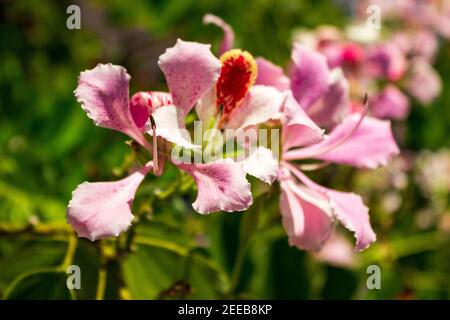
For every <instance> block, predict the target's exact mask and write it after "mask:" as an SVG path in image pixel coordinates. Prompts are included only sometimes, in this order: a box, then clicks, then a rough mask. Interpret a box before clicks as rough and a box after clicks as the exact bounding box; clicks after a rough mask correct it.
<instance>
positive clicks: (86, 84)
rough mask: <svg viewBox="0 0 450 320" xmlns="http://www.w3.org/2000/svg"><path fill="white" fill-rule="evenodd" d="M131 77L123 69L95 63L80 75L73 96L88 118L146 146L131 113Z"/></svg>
mask: <svg viewBox="0 0 450 320" xmlns="http://www.w3.org/2000/svg"><path fill="white" fill-rule="evenodd" d="M129 82H130V75H129V74H128V73H127V71H126V70H125V68H123V67H121V66H116V65H112V64H98V65H97V66H96V67H95V68H94V69H91V70H86V71H83V72H81V73H80V77H79V79H78V87H77V88H76V89H75V91H74V92H75V96H76V98H77V100H78V102H80V103H81V105H82V108H83V110H84V111H86V113H87V115H88V117H89V118H91V119H92V120H93V121H94V123H95V124H96V125H97V126H99V127H103V128H109V129H113V130H117V131H120V132H122V133H125V134H126V135H128V136H130V137H131V138H133V139H135V140H136V141H137V142H139V143H140V144H142V145H143V146H146V147H147V146H148V144H147V142H146V140H145V138H144V136H143V134H142V132H141V131H140V130H139V128H138V127H137V126H136V124H135V121H134V120H133V117H132V115H131V113H130V108H129V102H128V86H129Z"/></svg>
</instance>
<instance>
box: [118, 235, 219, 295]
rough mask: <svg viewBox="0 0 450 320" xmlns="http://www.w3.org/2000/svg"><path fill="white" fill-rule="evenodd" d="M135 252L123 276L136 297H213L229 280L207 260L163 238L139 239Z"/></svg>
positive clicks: (123, 269) (126, 261)
mask: <svg viewBox="0 0 450 320" xmlns="http://www.w3.org/2000/svg"><path fill="white" fill-rule="evenodd" d="M137 243H139V244H138V246H137V250H136V252H134V253H132V254H130V255H128V256H127V257H126V258H125V259H124V261H123V262H122V273H123V278H124V281H125V283H126V285H127V286H128V289H129V292H130V294H131V296H132V297H133V298H135V299H156V298H189V299H199V298H203V299H214V298H219V297H221V296H222V292H223V291H224V289H225V286H226V280H225V277H224V275H223V273H222V272H220V271H219V270H218V269H217V268H216V267H215V266H214V265H213V264H212V263H211V262H210V261H209V260H208V259H206V258H205V257H202V256H200V255H199V254H198V253H194V252H189V251H188V250H187V249H186V248H183V247H181V246H179V245H177V244H175V243H171V242H167V241H164V240H161V239H152V238H144V237H139V238H137Z"/></svg>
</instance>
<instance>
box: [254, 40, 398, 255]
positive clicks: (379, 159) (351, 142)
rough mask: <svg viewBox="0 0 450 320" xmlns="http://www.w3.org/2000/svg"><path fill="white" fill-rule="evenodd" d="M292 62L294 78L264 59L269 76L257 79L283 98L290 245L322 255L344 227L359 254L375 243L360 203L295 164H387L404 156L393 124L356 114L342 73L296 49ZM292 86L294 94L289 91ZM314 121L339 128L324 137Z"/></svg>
mask: <svg viewBox="0 0 450 320" xmlns="http://www.w3.org/2000/svg"><path fill="white" fill-rule="evenodd" d="M292 60H293V64H292V68H291V72H290V79H288V78H286V76H285V75H284V73H283V72H282V69H281V68H279V67H277V66H275V65H273V64H272V63H270V62H269V61H267V60H265V59H263V58H259V59H258V66H259V68H261V69H263V70H264V74H263V76H260V77H257V79H256V83H257V84H260V85H266V86H273V87H274V88H276V89H277V90H276V91H274V92H273V93H272V96H273V97H276V96H281V97H282V103H281V105H280V110H279V111H280V113H281V115H280V116H279V118H278V120H280V122H281V125H282V141H281V144H282V154H281V159H280V168H279V170H278V176H277V180H278V181H279V183H280V186H281V197H280V211H281V215H282V222H283V226H284V229H285V230H286V232H287V234H288V237H289V243H290V244H291V245H294V246H296V247H298V248H300V249H305V250H316V251H317V250H319V249H320V248H322V246H323V244H324V243H325V241H326V240H327V239H328V238H329V237H330V235H331V234H332V230H333V226H334V223H335V221H339V222H341V223H342V225H343V226H344V227H345V228H347V229H348V230H350V231H352V232H353V233H354V235H355V238H356V250H358V251H359V250H364V249H365V248H367V247H368V246H369V245H370V244H371V243H373V242H374V241H375V239H376V236H375V233H374V231H373V230H372V227H371V225H370V221H369V215H368V211H369V210H368V208H367V207H366V206H365V205H364V203H363V201H362V199H361V197H360V196H358V195H356V194H354V193H347V192H341V191H336V190H332V189H328V188H325V187H323V186H320V185H318V184H316V183H315V182H313V181H312V180H311V179H309V178H308V177H307V176H306V175H305V174H304V173H303V172H302V170H301V168H302V167H301V166H298V165H297V164H296V163H295V161H297V160H305V159H318V160H323V161H325V163H328V162H333V163H341V164H347V165H352V166H356V167H362V168H376V167H377V166H380V165H385V164H386V163H387V161H388V160H389V159H390V158H391V157H392V156H394V155H396V154H398V153H399V149H398V147H397V144H396V143H395V141H394V139H393V136H392V132H391V127H390V122H389V121H383V120H378V119H375V118H370V117H365V113H362V114H359V113H350V103H349V98H348V84H347V82H346V79H345V78H344V76H343V74H342V72H340V71H336V70H334V71H333V72H332V71H330V70H329V68H328V65H327V62H326V60H325V58H324V56H323V55H322V54H320V53H318V52H317V51H315V50H313V49H310V48H307V47H304V46H302V45H300V44H295V45H294V50H293V52H292ZM289 83H290V90H286V89H287V88H286V87H287V85H288V84H289ZM310 116H311V117H310ZM313 117H316V118H317V119H319V120H320V122H323V123H337V122H338V124H337V125H336V126H335V127H334V129H333V130H332V131H331V132H330V133H329V134H328V135H325V134H324V131H323V130H322V129H321V128H320V127H319V126H318V125H317V124H316V123H315V122H314V121H313V119H312V118H313ZM271 119H274V117H271ZM255 124H256V123H255ZM317 167H320V165H318V166H317Z"/></svg>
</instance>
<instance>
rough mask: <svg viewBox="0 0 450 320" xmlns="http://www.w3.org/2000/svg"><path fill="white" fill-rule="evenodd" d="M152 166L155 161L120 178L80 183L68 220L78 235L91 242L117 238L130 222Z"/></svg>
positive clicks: (69, 207)
mask: <svg viewBox="0 0 450 320" xmlns="http://www.w3.org/2000/svg"><path fill="white" fill-rule="evenodd" d="M151 168H152V162H149V163H148V164H147V165H146V166H145V167H143V168H142V169H141V170H139V171H136V172H135V173H133V174H131V175H130V176H128V177H126V178H124V179H122V180H119V181H114V182H84V183H82V184H80V185H79V186H78V187H77V188H76V189H75V191H74V192H73V193H72V199H71V200H70V202H69V205H68V207H67V223H69V224H70V225H71V226H72V227H73V228H74V230H75V231H76V232H77V234H78V236H79V237H83V238H88V239H89V240H91V241H95V240H98V239H103V238H108V237H117V236H118V235H119V234H120V233H122V232H124V231H126V230H127V229H128V227H129V226H130V225H131V221H132V220H133V214H132V213H131V205H132V203H133V199H134V195H135V193H136V190H137V188H138V187H139V184H140V183H141V182H142V180H143V179H144V177H145V175H146V174H147V172H148V171H149V170H150V169H151Z"/></svg>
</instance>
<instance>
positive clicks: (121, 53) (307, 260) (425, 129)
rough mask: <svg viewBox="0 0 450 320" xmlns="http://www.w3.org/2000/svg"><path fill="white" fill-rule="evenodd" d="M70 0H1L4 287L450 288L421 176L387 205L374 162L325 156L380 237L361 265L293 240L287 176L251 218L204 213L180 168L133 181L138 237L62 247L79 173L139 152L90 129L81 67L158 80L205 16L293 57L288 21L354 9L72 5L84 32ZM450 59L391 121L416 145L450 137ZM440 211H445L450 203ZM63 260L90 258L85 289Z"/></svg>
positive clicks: (114, 1)
mask: <svg viewBox="0 0 450 320" xmlns="http://www.w3.org/2000/svg"><path fill="white" fill-rule="evenodd" d="M71 3H72V2H69V1H56V0H54V1H50V0H46V1H34V0H24V1H0V9H1V10H0V40H1V43H2V46H1V47H0V61H1V63H0V75H1V76H0V99H1V100H0V297H3V298H5V297H6V298H11V299H15V298H19V299H28V298H31V299H33V298H41V299H43V298H59V299H65V298H68V299H70V298H72V297H76V298H78V299H93V298H96V297H97V298H102V297H104V298H111V299H116V298H124V299H127V298H136V299H155V298H224V297H229V296H230V295H231V296H233V297H242V298H289V299H290V298H301V299H306V298H316V299H317V298H325V299H334V298H386V299H391V298H405V297H414V298H426V299H428V298H449V297H450V277H449V274H450V249H449V244H450V243H449V236H448V233H447V234H445V233H444V232H443V231H442V230H440V229H439V227H438V225H437V224H431V225H429V226H428V227H426V228H422V229H419V228H418V227H417V224H416V216H417V214H418V212H419V211H420V210H422V209H424V208H433V204H432V203H433V201H435V200H436V197H434V196H431V197H427V196H424V195H423V194H422V193H421V191H420V188H419V187H418V186H417V184H416V182H415V180H414V178H413V177H412V174H413V173H409V181H410V183H409V184H408V186H407V187H406V188H405V189H404V190H402V191H401V196H402V198H403V199H404V201H403V202H402V205H401V206H400V207H399V208H398V209H397V210H396V211H395V212H394V213H388V212H386V210H384V209H383V206H382V205H380V203H381V199H382V196H383V194H384V192H386V190H378V189H377V187H376V180H374V179H375V178H374V177H373V175H375V176H376V175H378V174H379V172H375V173H373V175H371V174H370V173H367V172H362V173H361V174H356V173H355V172H354V170H351V169H349V168H336V167H330V168H327V169H325V170H324V172H323V173H322V174H319V175H318V176H317V178H318V179H319V180H322V182H324V183H326V184H327V185H329V186H333V187H334V188H336V189H342V190H354V191H355V192H359V193H361V194H363V195H365V197H366V202H367V203H368V204H369V206H370V207H371V217H372V218H371V219H372V221H373V224H374V229H375V230H376V231H377V234H378V242H377V243H376V244H375V245H374V246H373V247H372V248H370V249H368V250H367V251H366V252H364V253H362V254H360V255H359V258H360V263H359V264H358V265H357V266H356V267H354V268H340V267H333V266H328V265H326V264H324V263H320V262H318V261H317V260H316V259H314V257H313V256H312V255H311V254H309V253H307V252H303V251H299V250H297V249H295V248H291V247H289V246H288V244H287V239H286V236H285V234H284V231H283V230H282V228H281V224H280V221H279V220H280V215H279V212H278V199H277V196H276V194H277V190H276V188H277V187H274V188H275V190H272V191H271V192H269V193H265V192H262V193H261V195H260V197H264V198H263V200H262V201H263V202H264V206H263V207H256V208H253V209H251V210H250V211H249V212H247V213H245V218H244V214H217V215H209V216H201V215H198V214H196V213H195V212H193V210H192V208H191V205H190V203H191V202H192V201H193V200H194V194H195V193H194V192H192V183H191V182H192V181H191V180H189V178H187V177H186V176H184V175H181V174H180V173H178V172H177V170H175V169H174V168H171V167H169V168H168V169H167V170H166V172H165V174H164V175H163V176H162V177H160V178H158V179H155V178H153V177H148V178H146V181H145V183H144V184H143V185H142V187H141V188H140V189H139V192H138V195H137V197H136V201H135V204H134V212H135V213H136V215H137V216H138V219H139V221H140V223H139V224H138V225H137V226H136V228H135V230H133V231H132V232H133V235H134V236H135V243H134V244H133V246H132V247H131V248H130V247H127V239H123V238H119V241H118V242H117V243H116V242H113V241H102V242H100V243H95V244H92V243H90V242H89V241H86V240H85V239H79V240H78V242H77V243H76V248H75V249H74V251H73V252H71V250H68V248H70V246H69V244H70V242H69V241H68V240H69V238H70V237H72V236H71V231H70V228H68V226H66V225H65V207H66V205H67V202H68V201H69V199H70V196H71V191H72V190H73V189H74V188H75V187H76V186H77V185H78V184H79V183H81V182H82V181H85V180H89V181H103V180H112V179H118V178H120V177H121V176H123V175H124V174H125V172H124V168H125V167H126V165H127V163H128V162H127V161H128V160H129V158H128V157H129V155H130V151H131V150H130V148H129V147H128V146H127V145H126V144H125V143H124V142H125V140H126V137H125V136H123V135H122V134H120V133H116V132H113V131H110V130H105V129H102V128H98V127H95V126H94V125H93V123H92V122H91V121H90V120H89V119H88V118H87V117H86V115H85V113H84V112H83V111H82V109H81V108H80V107H79V104H78V103H77V102H76V100H75V98H74V96H73V90H74V89H75V87H76V82H77V77H78V74H79V73H80V71H82V70H85V69H90V68H92V67H93V66H95V64H97V63H98V62H112V63H114V64H121V65H124V66H125V67H126V68H127V69H128V70H129V73H130V74H131V75H132V76H133V78H132V81H131V85H132V88H131V91H132V92H134V91H136V90H145V89H146V90H150V89H160V88H164V86H165V84H164V81H163V78H162V74H161V72H160V71H159V70H158V68H157V64H156V62H157V57H158V56H159V55H160V54H161V53H162V52H163V51H164V50H165V48H166V47H168V46H171V45H173V43H174V42H175V40H176V38H182V39H185V40H193V41H199V42H204V43H213V48H217V47H218V44H219V41H220V38H221V36H222V35H221V31H220V30H219V29H217V28H215V27H212V26H204V25H203V24H202V16H203V15H204V14H205V13H208V12H211V13H214V14H217V15H219V16H221V17H222V18H223V19H225V20H226V21H227V22H229V23H230V24H231V25H232V26H233V27H234V30H235V33H236V37H237V39H236V46H237V47H242V48H245V49H246V50H248V51H250V52H252V53H253V54H254V55H255V56H264V57H266V58H268V59H270V60H272V61H274V62H276V63H278V64H280V65H282V66H286V61H288V59H289V56H290V50H291V37H292V30H293V29H294V28H296V27H307V28H312V27H315V26H317V25H320V24H333V25H337V26H343V25H344V24H345V23H346V21H347V19H348V17H346V16H345V10H344V9H343V8H342V7H339V6H338V5H336V3H334V2H332V1H325V0H320V1H318V0H316V1H292V0H277V1H272V0H254V1H241V0H228V1H209V0H153V1H144V0H137V1H133V2H130V1H119V0H111V1H78V2H77V3H78V4H79V5H80V6H81V11H82V29H81V30H68V29H67V28H66V27H65V24H66V19H67V14H66V8H67V6H68V5H69V4H71ZM449 56H450V44H449V43H448V42H447V43H442V48H441V51H440V54H439V57H438V59H437V63H436V66H437V69H438V71H439V73H440V74H441V76H442V77H443V81H444V89H443V94H442V96H441V97H440V98H438V99H437V100H436V101H435V102H434V103H433V105H431V106H428V107H422V106H418V105H414V106H413V112H412V114H411V116H410V118H409V120H408V122H407V123H406V124H397V126H398V129H399V131H400V132H402V133H403V136H402V138H401V139H400V141H401V142H400V143H401V147H402V149H404V150H407V152H412V154H414V153H415V152H418V151H420V150H422V149H430V150H438V149H441V148H443V147H450V144H449V142H450V140H449V132H448V128H449V124H450V107H449V101H450V90H449V89H450V77H449V76H448V75H449V74H450V60H449V59H448V57H449ZM127 159H128V160H127ZM380 170H382V169H380ZM380 174H381V173H380ZM444 174H445V173H444ZM349 177H353V179H349ZM259 187H261V188H262V186H259ZM259 187H257V188H259ZM388 191H389V190H388ZM440 197H443V198H447V197H448V194H445V193H444V195H441V196H440ZM436 210H438V211H439V212H438V214H443V213H446V214H447V215H448V214H449V212H448V211H449V210H448V200H446V199H445V201H444V205H443V206H442V205H441V206H440V207H439V209H436ZM255 214H258V215H259V220H258V221H257V222H254V225H255V226H256V227H258V230H257V233H256V235H255V237H254V239H253V240H249V241H248V243H245V245H246V246H248V251H247V252H248V254H247V255H244V256H242V257H239V253H238V251H239V250H238V249H239V248H240V247H242V245H243V243H242V239H243V238H244V239H245V235H246V232H247V231H246V230H242V229H240V226H241V225H243V226H245V221H244V222H243V223H242V224H241V220H242V219H250V218H251V215H255ZM249 217H250V218H249ZM250 223H252V222H250ZM41 226H44V227H41ZM346 236H349V238H350V235H349V234H347V233H346ZM239 239H241V240H239ZM116 246H118V247H116ZM68 261H71V262H72V263H73V264H77V265H79V266H80V267H81V270H82V289H81V290H74V291H73V292H69V291H68V290H67V288H66V286H65V279H66V275H65V269H64V268H65V267H66V264H67V262H68ZM370 263H376V264H379V265H380V266H381V268H382V270H383V273H382V275H383V280H382V283H383V287H382V290H375V291H368V290H367V288H366V279H367V274H366V267H367V265H369V264H370ZM236 265H239V266H240V268H241V270H240V271H241V272H240V277H236V275H234V273H235V272H236ZM99 288H100V289H99ZM102 289H104V290H102Z"/></svg>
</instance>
